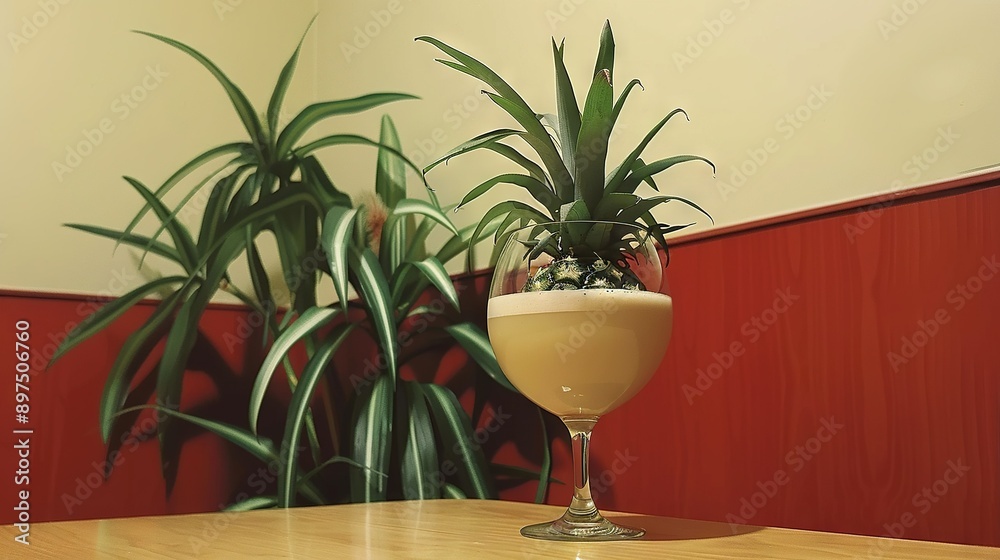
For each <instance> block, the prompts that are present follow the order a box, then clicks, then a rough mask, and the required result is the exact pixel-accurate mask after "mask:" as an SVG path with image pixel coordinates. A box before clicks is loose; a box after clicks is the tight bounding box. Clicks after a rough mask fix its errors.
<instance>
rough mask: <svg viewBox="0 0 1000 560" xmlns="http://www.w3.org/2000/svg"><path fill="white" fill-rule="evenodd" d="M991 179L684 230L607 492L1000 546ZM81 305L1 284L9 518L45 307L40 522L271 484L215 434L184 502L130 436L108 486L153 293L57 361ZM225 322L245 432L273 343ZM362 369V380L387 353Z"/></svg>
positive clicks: (37, 455)
mask: <svg viewBox="0 0 1000 560" xmlns="http://www.w3.org/2000/svg"><path fill="white" fill-rule="evenodd" d="M991 180H992V181H993V183H990V184H989V185H993V184H995V182H996V181H995V180H996V177H993V178H992V179H991ZM989 185H985V186H984V185H983V184H980V185H978V186H977V185H967V188H965V189H964V190H959V189H952V190H947V191H938V192H930V191H927V192H926V193H925V194H924V195H922V196H918V197H909V198H906V199H903V200H895V201H894V205H891V206H883V205H874V206H869V207H867V208H866V209H861V210H851V209H849V208H848V209H845V208H843V207H841V208H838V209H836V210H835V211H829V212H826V213H821V212H819V213H817V212H814V213H813V215H811V216H799V217H798V219H796V220H794V221H790V222H783V223H770V224H765V225H760V224H757V225H756V226H753V227H749V228H744V229H743V230H742V231H729V232H723V233H722V234H719V233H718V232H716V233H715V234H707V235H703V236H700V238H694V239H688V240H687V241H682V242H679V243H677V244H676V245H675V246H674V247H673V248H672V250H671V256H672V260H671V265H670V268H669V269H668V277H669V281H670V287H671V292H672V295H673V296H674V298H675V309H676V317H675V324H674V335H673V340H672V342H671V346H670V349H669V351H668V353H667V357H666V359H665V361H664V363H663V365H662V367H661V371H659V372H658V374H657V375H656V376H655V377H654V379H653V380H652V381H651V382H650V384H649V386H648V387H646V389H645V390H643V391H642V392H641V393H640V394H639V395H638V396H637V397H636V398H634V399H633V400H632V401H631V402H629V403H626V404H625V405H624V406H623V407H622V408H620V409H619V410H616V411H614V412H613V413H611V414H610V415H608V416H607V417H605V418H604V419H602V420H601V422H600V424H599V425H598V427H597V430H596V432H595V439H594V445H593V450H594V457H593V462H594V464H593V477H592V484H593V487H594V490H595V494H597V500H598V504H599V505H600V506H601V507H603V508H605V509H625V510H632V511H637V512H644V513H652V514H659V515H670V516H677V517H690V518H696V519H708V520H718V521H729V522H731V523H734V524H740V523H749V524H761V525H777V526H784V527H796V528H805V529H819V530H827V531H841V532H850V533H862V534H871V535H891V536H896V537H904V538H915V539H929V540H940V541H949V542H959V543H972V544H986V545H994V546H997V545H1000V336H998V335H1000V270H997V258H998V257H1000V228H998V227H997V226H996V225H994V224H993V223H992V222H991V221H990V220H991V219H992V218H993V217H994V216H997V215H1000V188H997V187H995V186H991V187H990V188H986V186H989ZM931 190H934V189H931ZM487 279H488V273H480V274H477V275H474V276H472V277H466V278H464V279H461V280H460V283H461V286H462V288H463V301H462V308H463V312H464V313H465V314H466V315H467V317H477V318H478V320H479V321H480V322H481V321H482V319H483V317H484V315H485V301H484V299H483V298H484V297H485V295H484V294H485V288H486V284H487V282H486V280H487ZM81 305H84V306H86V301H85V300H84V299H82V298H65V297H55V296H53V297H39V296H38V295H37V294H35V295H30V296H29V295H24V294H16V293H9V292H8V293H4V294H0V337H3V340H7V341H8V342H7V343H6V344H7V348H8V351H6V352H3V353H2V356H0V367H2V368H3V371H4V372H6V373H4V375H5V376H6V381H4V382H3V386H4V387H5V388H4V389H3V392H2V396H0V399H2V400H0V433H2V434H3V437H2V438H0V446H2V447H0V469H4V474H3V475H2V477H0V480H3V481H5V482H3V483H0V492H2V496H0V507H2V508H3V510H2V511H3V513H2V514H0V521H2V522H4V523H11V522H13V521H14V520H15V519H16V515H17V512H16V511H15V510H14V509H13V508H14V507H16V506H17V504H18V499H17V494H16V491H17V490H19V489H20V487H19V486H17V485H16V484H15V483H14V476H15V470H16V465H17V456H16V451H17V450H16V449H15V448H14V445H15V444H16V441H15V440H14V439H13V437H12V436H13V434H12V433H11V430H13V429H15V428H20V427H21V426H20V425H19V424H17V421H16V416H15V409H14V406H15V402H14V392H13V389H14V368H15V361H14V360H15V357H14V355H13V354H14V352H13V351H14V333H15V330H16V321H18V320H22V319H26V320H29V321H30V322H31V333H32V334H31V336H32V342H33V346H32V351H33V352H34V353H35V356H36V358H34V359H33V368H32V370H33V374H32V379H31V389H30V395H31V401H30V404H31V412H30V422H29V424H28V427H30V428H31V429H33V430H34V433H33V434H31V450H30V458H31V459H30V462H31V465H30V493H31V499H30V507H31V512H30V515H31V521H33V522H34V521H43V520H57V519H84V518H93V517H115V516H127V515H148V514H158V513H183V512H193V511H209V510H215V509H218V508H219V507H220V506H221V505H225V504H228V503H229V502H230V500H232V498H233V496H234V495H236V494H237V493H238V492H240V491H247V490H255V489H256V488H257V487H258V485H260V484H261V480H260V479H259V478H254V476H255V475H254V472H255V471H256V469H257V468H258V467H259V465H258V464H257V463H256V462H255V461H253V460H250V459H249V457H248V456H247V455H246V454H245V453H243V452H242V451H240V450H235V449H233V448H232V447H231V446H228V445H227V444H225V443H224V442H221V441H219V440H218V439H217V438H214V437H213V436H211V435H208V434H204V433H202V432H198V431H194V430H192V431H191V433H190V434H189V438H188V439H187V440H186V443H185V445H184V447H183V450H182V454H181V461H180V467H179V468H180V472H179V475H178V478H177V484H176V486H175V488H174V492H173V494H172V495H171V498H170V499H169V500H167V499H165V498H164V494H165V493H164V485H163V481H162V478H161V477H160V475H159V452H158V448H157V445H156V441H155V437H152V438H150V439H149V441H144V442H142V443H139V442H138V441H133V442H130V444H129V445H128V446H127V447H125V448H124V452H123V456H124V460H123V461H122V463H121V464H120V465H119V466H118V468H116V470H115V472H114V474H113V476H112V477H111V478H110V479H109V480H107V481H103V480H101V477H100V476H99V472H98V471H99V469H100V463H101V462H102V461H103V460H104V446H103V445H102V443H101V439H100V435H99V433H98V422H97V409H98V403H99V399H100V394H101V389H102V387H103V384H104V379H105V376H106V374H107V371H108V370H109V369H110V367H111V364H112V362H113V360H114V356H115V353H116V351H117V348H118V347H119V346H120V345H121V343H122V342H123V341H124V339H125V337H127V336H128V334H129V333H130V332H131V330H132V329H134V328H135V327H136V326H137V325H139V324H140V323H141V321H142V319H143V318H144V317H145V315H146V314H148V313H149V312H150V311H151V308H149V307H148V306H147V307H142V306H141V307H140V308H139V309H137V310H135V311H133V312H131V313H129V314H128V315H126V316H125V317H124V318H123V319H121V320H120V321H119V322H117V323H115V324H114V325H113V326H112V327H111V328H110V329H108V330H106V331H104V332H103V333H101V334H100V335H98V336H96V337H95V338H94V339H92V340H90V341H88V342H87V343H85V344H84V345H82V346H81V347H79V348H78V349H76V350H74V351H73V353H72V354H70V355H69V356H67V357H66V358H65V359H64V360H63V361H61V362H59V363H57V364H56V365H55V366H54V367H53V368H51V369H50V370H48V371H45V370H44V364H45V362H46V359H45V357H46V354H47V353H48V354H50V353H51V351H52V349H54V344H55V341H54V340H53V338H55V339H58V337H60V336H61V333H64V332H65V331H66V328H67V322H76V321H79V320H80V319H81V318H82V314H81V310H84V308H82V307H81ZM84 311H85V310H84ZM202 330H203V331H204V332H205V333H206V335H207V339H208V343H209V344H206V345H205V346H204V347H203V348H200V349H199V350H198V351H197V352H196V355H197V356H198V358H199V362H200V363H199V364H196V365H197V366H198V367H195V368H193V369H194V370H195V371H191V372H189V375H188V377H187V378H186V381H185V395H184V400H183V402H182V403H181V405H182V409H183V410H185V411H195V412H198V413H201V414H203V415H206V416H209V417H211V418H214V419H219V420H223V421H229V422H231V423H233V424H236V425H245V424H246V421H245V414H246V411H245V403H246V394H247V392H248V390H249V383H248V380H247V375H246V373H245V370H249V371H252V370H254V369H255V367H256V365H257V364H259V362H260V358H261V356H260V352H259V349H255V348H254V347H253V345H252V344H250V343H249V342H248V341H251V340H254V339H256V338H259V337H257V336H255V335H250V336H249V337H248V335H249V334H250V333H249V332H248V330H247V323H246V313H245V312H244V311H241V310H239V309H231V308H225V307H217V308H213V309H212V310H210V311H209V312H208V313H207V314H206V318H205V322H204V323H203V324H202ZM234 341H235V342H234ZM213 347H214V349H213ZM358 348H359V352H362V353H363V352H364V349H363V347H362V346H359V347H358ZM428 356H429V357H424V358H421V359H415V360H414V361H413V362H412V363H411V364H410V365H409V366H407V368H406V369H405V370H404V371H403V373H402V375H404V376H407V377H410V376H412V377H415V378H419V379H425V380H429V379H431V378H437V379H438V380H439V381H446V382H448V383H449V384H450V385H451V386H452V387H453V388H454V389H455V390H456V392H457V393H458V394H459V395H460V397H461V398H462V401H463V403H465V404H466V405H467V406H468V407H469V408H470V409H471V407H472V402H473V399H472V398H471V397H472V393H471V391H470V387H469V380H470V379H471V376H470V373H471V369H470V364H469V360H468V358H467V357H466V356H465V355H464V353H463V352H462V351H461V350H458V349H451V350H447V349H446V348H445V351H444V353H443V354H440V355H438V357H434V355H433V354H431V355H428ZM154 358H155V356H154ZM352 368H353V369H352ZM339 369H340V371H341V373H342V374H344V375H347V374H348V373H350V372H354V373H358V372H359V371H360V370H362V369H363V366H359V365H358V364H347V363H342V364H339ZM200 370H204V371H212V372H214V373H213V375H212V376H209V375H207V374H205V373H202V371H200ZM220 372H221V373H220ZM241 372H242V373H241ZM342 381H344V382H345V383H346V381H345V380H342ZM220 397H223V398H220ZM279 398H280V396H279ZM491 402H492V405H491V406H490V407H488V408H487V411H486V412H485V413H484V415H483V420H482V421H481V423H480V425H481V426H482V425H485V424H486V423H488V422H489V421H490V420H491V419H492V420H493V421H494V425H493V428H494V429H495V428H497V425H496V424H495V422H497V421H498V420H497V419H500V420H499V421H500V424H499V429H496V430H495V433H494V431H493V430H491V431H490V432H489V434H492V435H489V437H487V438H486V441H484V444H483V445H484V449H485V450H486V452H487V455H488V456H489V457H490V458H491V460H493V461H494V462H499V463H504V464H511V465H522V466H530V465H532V464H535V465H537V464H538V463H539V461H540V458H541V449H542V445H541V440H540V436H539V433H540V431H539V424H538V422H539V418H538V415H537V414H536V413H535V411H534V410H532V409H531V408H530V407H528V406H525V404H524V403H523V402H522V401H521V400H520V399H519V398H518V397H516V396H514V395H509V394H507V395H505V394H500V395H498V396H496V398H495V400H493V401H491ZM339 404H340V405H341V406H342V405H343V404H344V403H339ZM494 407H496V408H494ZM272 408H274V409H275V410H279V411H280V409H281V406H280V403H272ZM5 411H6V412H5ZM275 425H276V426H278V428H280V424H275ZM548 428H549V436H550V438H552V439H553V440H554V445H553V457H554V465H555V467H554V473H553V475H554V476H555V477H556V478H559V479H561V480H563V481H570V480H572V474H571V465H570V462H569V452H568V445H567V437H566V434H565V431H564V430H563V429H562V428H561V426H560V425H559V424H558V423H557V422H555V421H554V419H552V418H549V419H548ZM150 434H152V431H151V432H150ZM147 437H148V436H147ZM95 463H96V464H97V466H95ZM502 487H503V488H504V489H503V490H502V492H501V496H502V497H504V498H506V499H517V500H531V499H533V498H534V487H533V485H532V484H527V485H525V484H518V483H517V481H516V480H515V481H511V483H510V484H507V485H502ZM88 490H89V491H90V494H88ZM569 495H570V488H569V487H568V486H566V485H553V486H552V488H551V490H550V492H549V496H548V502H549V503H555V504H561V505H564V504H567V503H568V501H569ZM74 499H76V500H78V501H79V503H77V502H76V501H74ZM526 521H533V520H526ZM208 529H210V528H208ZM879 556H880V554H879V551H878V550H875V551H872V555H871V557H873V558H877V557H879Z"/></svg>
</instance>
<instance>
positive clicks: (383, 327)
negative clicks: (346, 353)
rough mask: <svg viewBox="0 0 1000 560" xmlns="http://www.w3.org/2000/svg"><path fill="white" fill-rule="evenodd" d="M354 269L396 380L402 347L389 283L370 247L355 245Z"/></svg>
mask: <svg viewBox="0 0 1000 560" xmlns="http://www.w3.org/2000/svg"><path fill="white" fill-rule="evenodd" d="M351 270H352V272H353V273H354V275H355V276H356V278H357V280H358V288H359V291H360V292H361V297H363V298H364V300H365V304H366V305H367V308H368V314H369V318H370V319H371V321H372V323H374V324H375V331H376V332H377V333H378V338H379V346H381V350H382V352H383V353H384V354H385V358H386V363H387V364H388V365H387V367H388V368H389V376H390V377H391V378H392V379H395V378H396V368H397V364H398V361H397V359H398V353H399V348H398V347H397V342H396V321H395V314H394V307H393V305H392V292H391V291H390V290H389V282H388V281H387V280H386V278H385V274H383V273H382V268H381V267H380V266H379V262H378V257H376V256H375V253H373V252H372V250H371V249H369V248H367V247H365V248H364V250H358V249H357V248H352V250H351Z"/></svg>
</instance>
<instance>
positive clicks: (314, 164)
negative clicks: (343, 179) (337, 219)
mask: <svg viewBox="0 0 1000 560" xmlns="http://www.w3.org/2000/svg"><path fill="white" fill-rule="evenodd" d="M301 161H302V163H301V165H300V169H301V170H302V183H303V184H305V185H307V186H310V187H312V188H313V189H315V192H316V195H317V198H318V199H319V200H320V201H321V202H322V208H325V209H329V208H330V207H332V206H351V197H350V196H348V195H347V194H346V193H344V192H343V191H341V190H340V189H338V188H337V187H336V186H334V184H333V181H331V180H330V176H329V175H327V174H326V171H325V170H324V169H323V166H322V165H321V164H320V163H319V160H317V159H316V156H306V157H304V158H302V160H301Z"/></svg>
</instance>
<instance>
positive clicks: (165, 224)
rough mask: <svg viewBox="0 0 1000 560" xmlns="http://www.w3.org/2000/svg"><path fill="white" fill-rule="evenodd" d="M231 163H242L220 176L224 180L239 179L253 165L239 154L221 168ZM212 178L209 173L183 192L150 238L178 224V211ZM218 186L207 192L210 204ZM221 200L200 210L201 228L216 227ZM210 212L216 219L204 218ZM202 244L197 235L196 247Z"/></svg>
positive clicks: (219, 216) (220, 214)
mask: <svg viewBox="0 0 1000 560" xmlns="http://www.w3.org/2000/svg"><path fill="white" fill-rule="evenodd" d="M233 164H242V165H240V166H239V167H237V168H236V169H235V170H232V171H230V173H229V175H227V176H225V177H223V178H222V180H223V181H225V179H227V178H230V177H231V176H234V175H235V177H234V178H233V181H239V176H240V175H241V174H242V173H243V172H244V171H246V170H247V169H250V168H253V167H254V165H251V164H248V163H246V159H245V158H243V157H242V156H240V157H238V158H235V159H233V160H232V161H230V162H229V163H227V164H226V165H225V166H223V168H222V170H225V168H226V167H229V166H230V165H233ZM213 178H214V175H209V176H207V177H205V178H204V179H202V180H201V181H200V182H199V183H198V184H197V185H195V186H194V188H193V189H191V190H189V191H188V192H187V194H185V195H184V197H183V198H181V200H180V201H179V202H178V203H177V206H175V207H174V209H173V210H171V211H170V213H169V214H168V215H167V217H166V218H162V219H161V220H160V225H159V227H158V228H157V229H156V231H155V232H153V235H152V238H153V239H158V238H159V237H160V234H161V233H163V231H164V230H166V229H167V228H169V227H170V226H171V225H173V224H180V221H178V219H177V216H179V215H180V213H181V212H182V211H184V208H185V207H186V206H187V204H188V203H189V202H191V199H193V198H194V197H195V196H197V195H198V194H199V193H200V192H201V189H202V188H203V187H204V186H205V185H207V184H208V183H209V181H211V180H212V179H213ZM218 187H219V184H218V183H217V184H216V186H215V187H213V192H211V193H209V202H208V203H209V204H211V202H212V200H211V198H212V196H213V195H214V191H215V190H217V189H218ZM230 188H231V187H230ZM223 202H225V201H223V200H220V201H219V204H220V206H218V207H217V208H210V207H208V206H206V207H205V210H204V211H203V212H202V226H203V229H204V228H205V227H208V226H210V227H212V228H213V231H215V230H217V229H218V226H219V225H220V224H221V223H222V221H223V220H224V219H225V215H224V212H223V206H221V204H222V203H223ZM210 212H211V213H214V214H216V215H217V216H218V218H216V221H212V220H208V221H206V218H208V217H209V216H210V215H211V214H210ZM181 227H182V228H183V226H181ZM202 245H203V244H202V243H201V238H200V237H199V243H198V244H197V245H196V247H197V248H198V249H201V248H202Z"/></svg>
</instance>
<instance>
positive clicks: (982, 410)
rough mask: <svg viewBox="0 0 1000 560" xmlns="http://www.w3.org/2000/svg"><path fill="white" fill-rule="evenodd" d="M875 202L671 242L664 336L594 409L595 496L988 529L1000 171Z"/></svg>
mask: <svg viewBox="0 0 1000 560" xmlns="http://www.w3.org/2000/svg"><path fill="white" fill-rule="evenodd" d="M877 210H878V211H877V212H873V213H872V214H876V213H877V214H879V215H877V216H875V215H869V214H867V213H856V212H854V213H842V214H839V215H835V216H831V217H827V218H819V219H811V220H806V221H802V222H798V223H794V224H790V225H789V224H786V225H779V226H775V227H769V228H765V229H759V230H754V231H750V232H745V233H741V234H737V235H732V236H726V237H722V238H709V239H702V240H699V241H694V242H691V243H687V244H683V245H681V246H679V247H676V248H675V249H674V250H672V252H671V255H672V257H673V260H672V261H671V265H670V268H669V270H668V272H669V274H668V276H669V280H670V283H671V288H672V292H673V296H674V305H675V309H676V316H675V323H674V334H673V340H672V342H671V346H670V349H669V350H668V354H667V357H666V359H665V361H664V363H663V365H662V366H661V369H660V371H659V372H658V374H657V376H656V377H655V378H654V380H653V381H652V382H651V383H650V385H649V386H648V387H647V388H646V389H645V390H644V391H643V392H642V393H640V395H639V396H637V397H636V398H635V399H633V400H632V401H631V402H629V403H627V404H626V405H625V406H623V407H622V408H621V409H619V410H617V411H615V412H613V413H612V414H610V415H608V416H607V417H606V418H604V419H602V421H601V423H600V424H599V425H598V428H597V432H596V435H595V443H594V449H595V453H596V456H597V458H596V460H595V462H596V463H598V465H597V466H596V469H597V470H596V473H595V477H596V478H598V479H599V480H600V477H601V474H602V473H603V474H604V477H605V478H604V481H605V483H609V482H610V483H611V484H610V489H609V490H608V491H607V492H605V493H604V495H603V496H602V499H601V500H600V501H599V504H600V505H603V506H604V507H608V508H619V509H626V510H635V511H641V512H648V513H655V514H660V515H671V516H678V517H690V518H698V519H711V520H719V521H727V520H728V521H731V522H737V523H742V522H746V523H751V524H764V525H777V526H784V527H795V528H804V529H820V530H827V531H838V532H848V533H862V534H869V535H892V536H902V537H905V538H915V539H931V540H940V541H949V542H959V543H977V544H988V545H1000V480H998V479H1000V340H998V334H1000V262H998V260H997V259H998V258H1000V228H998V227H997V226H996V225H995V223H992V222H991V219H992V217H994V216H996V215H1000V188H989V189H982V190H977V191H973V192H966V193H962V194H959V195H951V196H941V197H936V198H932V199H928V200H922V201H919V202H912V203H904V204H899V205H896V206H892V207H886V208H878V209H877ZM732 350H736V352H733V351H732ZM621 454H624V455H626V456H628V457H631V459H630V462H631V463H632V465H631V466H628V467H625V466H624V463H623V462H622V461H621V460H619V462H618V463H617V464H616V463H615V462H614V460H615V458H616V455H618V456H620V455H621ZM615 468H617V470H618V471H619V472H617V473H616V472H615V470H614V469H615ZM608 469H611V470H608ZM874 554H875V556H873V557H878V555H877V551H876V552H875V553H874Z"/></svg>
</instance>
